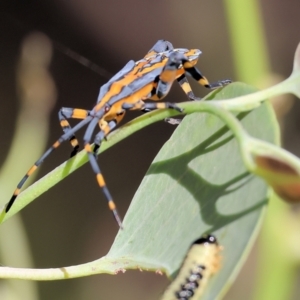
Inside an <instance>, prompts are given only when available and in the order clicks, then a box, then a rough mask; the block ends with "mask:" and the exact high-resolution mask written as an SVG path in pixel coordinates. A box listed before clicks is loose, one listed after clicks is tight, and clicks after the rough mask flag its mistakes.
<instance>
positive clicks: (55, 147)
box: [5, 117, 91, 212]
mask: <svg viewBox="0 0 300 300" xmlns="http://www.w3.org/2000/svg"><path fill="white" fill-rule="evenodd" d="M90 121H91V117H88V118H86V119H85V120H82V121H81V122H79V123H78V124H77V125H76V126H74V127H73V128H72V129H71V130H70V131H68V132H67V133H65V134H63V135H62V136H61V137H60V138H59V139H58V140H57V141H56V142H55V143H54V144H53V145H52V146H51V147H50V148H49V149H48V150H47V151H46V152H45V153H44V154H43V155H42V156H41V157H40V159H38V160H37V161H36V162H35V164H34V165H33V166H32V167H31V168H30V169H29V170H28V172H27V173H26V174H25V176H24V177H23V178H22V179H21V181H20V182H19V183H18V185H17V188H16V189H15V191H14V193H13V195H12V196H11V198H10V200H9V202H8V203H7V205H6V208H5V212H8V211H9V210H10V208H11V207H12V205H13V204H14V202H15V200H16V198H17V197H18V195H19V194H20V191H21V189H22V187H23V185H24V183H25V182H26V180H27V179H28V178H29V177H30V176H31V175H32V174H33V173H34V172H35V170H36V169H37V168H38V167H39V166H40V165H41V164H42V163H43V161H44V160H45V159H46V158H47V157H48V156H49V155H50V154H51V153H52V152H53V151H54V150H55V149H57V148H58V147H59V146H60V145H61V143H63V142H64V141H67V140H69V139H70V137H71V136H72V135H73V134H74V132H76V131H77V130H79V129H80V128H82V127H83V126H84V125H86V124H87V123H88V122H90Z"/></svg>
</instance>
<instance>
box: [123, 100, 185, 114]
mask: <svg viewBox="0 0 300 300" xmlns="http://www.w3.org/2000/svg"><path fill="white" fill-rule="evenodd" d="M122 108H123V109H125V110H137V109H138V110H142V111H144V112H148V111H151V110H155V109H164V108H171V109H175V110H177V111H179V112H183V109H182V108H180V107H179V106H177V105H176V104H175V103H171V102H159V103H155V102H147V103H145V102H143V101H141V100H140V101H138V102H136V103H123V105H122Z"/></svg>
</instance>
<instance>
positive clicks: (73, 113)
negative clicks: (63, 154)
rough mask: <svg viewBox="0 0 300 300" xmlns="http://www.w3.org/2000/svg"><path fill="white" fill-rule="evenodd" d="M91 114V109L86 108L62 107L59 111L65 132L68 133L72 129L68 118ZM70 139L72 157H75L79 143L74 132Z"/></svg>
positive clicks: (78, 117)
mask: <svg viewBox="0 0 300 300" xmlns="http://www.w3.org/2000/svg"><path fill="white" fill-rule="evenodd" d="M89 114H90V111H88V110H85V109H78V108H70V107H62V108H61V109H60V110H59V112H58V118H59V121H60V126H61V128H62V130H63V131H64V133H68V132H69V131H70V130H71V129H72V127H71V126H70V124H69V122H68V121H67V119H85V118H86V117H87V116H88V115H89ZM69 141H70V143H71V146H72V147H73V151H72V152H71V155H70V157H73V156H74V155H76V154H77V152H78V149H79V143H78V140H77V138H76V137H75V135H74V134H73V135H72V136H71V137H70V139H69Z"/></svg>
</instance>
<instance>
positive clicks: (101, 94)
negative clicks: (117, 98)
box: [97, 60, 135, 103]
mask: <svg viewBox="0 0 300 300" xmlns="http://www.w3.org/2000/svg"><path fill="white" fill-rule="evenodd" d="M134 66H135V62H134V61H133V60H130V61H129V62H128V63H127V64H126V65H125V66H124V67H123V69H121V71H119V72H118V73H117V74H115V75H114V76H113V77H112V78H111V79H110V80H109V81H108V82H107V83H106V84H104V85H102V86H101V88H100V92H99V95H98V99H97V103H99V102H100V101H101V99H102V98H103V97H104V96H105V94H106V93H107V92H108V91H109V90H110V87H111V85H112V83H114V82H115V81H117V80H120V79H122V78H123V77H124V75H126V74H128V73H129V72H131V71H132V70H133V68H134Z"/></svg>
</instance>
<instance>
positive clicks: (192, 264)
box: [161, 235, 221, 300]
mask: <svg viewBox="0 0 300 300" xmlns="http://www.w3.org/2000/svg"><path fill="white" fill-rule="evenodd" d="M220 251H221V247H220V246H219V245H218V242H217V239H216V238H215V237H214V236H213V235H207V236H203V237H201V238H200V239H198V240H196V241H195V242H194V243H193V244H192V245H191V247H190V249H189V251H188V253H187V255H186V257H185V260H184V261H183V264H182V266H181V267H180V270H179V272H178V275H177V276H176V278H175V279H174V281H173V282H172V283H171V284H170V286H169V287H168V288H167V289H166V291H165V293H164V295H163V297H162V298H161V299H162V300H193V299H195V300H196V299H200V298H199V297H200V296H201V295H202V294H203V291H204V290H205V287H206V285H207V283H208V280H209V278H210V277H211V276H212V275H213V274H215V273H216V272H217V271H218V270H219V268H220V261H221V256H220Z"/></svg>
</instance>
